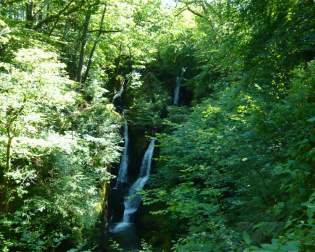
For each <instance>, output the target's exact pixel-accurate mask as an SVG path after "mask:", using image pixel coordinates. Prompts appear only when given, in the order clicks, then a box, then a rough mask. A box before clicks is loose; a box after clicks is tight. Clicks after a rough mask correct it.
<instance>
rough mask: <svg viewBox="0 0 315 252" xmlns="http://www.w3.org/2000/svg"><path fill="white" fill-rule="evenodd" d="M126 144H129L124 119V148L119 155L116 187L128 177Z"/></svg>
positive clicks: (126, 125) (126, 124)
mask: <svg viewBox="0 0 315 252" xmlns="http://www.w3.org/2000/svg"><path fill="white" fill-rule="evenodd" d="M128 145H129V135H128V123H127V121H126V120H125V123H124V150H123V154H122V157H121V161H120V165H119V172H118V176H117V180H116V188H118V186H119V185H120V184H122V183H127V179H128V176H127V175H128V161H129V157H128Z"/></svg>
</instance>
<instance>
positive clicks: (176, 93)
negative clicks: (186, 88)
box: [173, 67, 186, 105]
mask: <svg viewBox="0 0 315 252" xmlns="http://www.w3.org/2000/svg"><path fill="white" fill-rule="evenodd" d="M185 71H186V68H184V67H183V68H182V71H181V73H180V76H177V77H176V86H175V89H174V96H173V105H178V103H179V95H180V88H181V84H182V81H183V78H184V73H185Z"/></svg>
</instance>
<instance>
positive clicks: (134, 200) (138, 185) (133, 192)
mask: <svg viewBox="0 0 315 252" xmlns="http://www.w3.org/2000/svg"><path fill="white" fill-rule="evenodd" d="M154 146H155V139H152V140H151V142H150V144H149V146H148V148H147V150H146V152H145V153H144V156H143V159H142V164H141V168H140V173H139V176H138V179H137V180H136V182H134V183H133V185H132V186H131V187H130V189H129V191H128V195H127V196H126V197H125V201H124V207H125V209H124V215H123V219H122V221H121V222H119V223H118V224H117V225H116V226H115V227H114V229H113V230H112V232H113V233H116V232H120V231H122V230H124V229H125V228H126V227H128V226H129V225H130V224H131V216H132V215H133V214H134V213H136V212H137V210H138V208H139V206H140V203H141V194H140V191H141V190H142V189H143V187H144V186H145V184H146V182H147V181H148V179H149V177H150V172H151V165H152V157H153V153H154Z"/></svg>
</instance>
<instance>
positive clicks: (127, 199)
mask: <svg viewBox="0 0 315 252" xmlns="http://www.w3.org/2000/svg"><path fill="white" fill-rule="evenodd" d="M185 71H186V68H184V67H183V68H181V71H180V73H179V75H178V76H177V77H176V82H175V86H174V89H173V93H172V103H171V104H172V105H173V106H179V104H180V102H181V86H182V82H183V80H184V74H185ZM122 93H123V85H122V89H121V90H120V91H119V92H118V93H117V94H116V95H115V97H114V99H113V101H115V100H119V99H121V96H122ZM122 113H123V109H122ZM123 138H124V148H123V153H122V156H121V160H120V165H119V169H118V174H117V179H116V181H115V183H113V184H112V186H111V191H112V200H113V201H115V202H116V203H115V205H116V207H114V209H112V210H113V211H112V215H110V216H109V230H108V231H109V233H110V237H111V238H113V239H114V240H116V241H117V242H118V243H119V245H120V247H121V248H122V249H123V250H124V251H138V250H139V243H140V242H139V240H140V237H139V234H138V230H137V227H138V221H137V219H138V217H137V212H138V210H139V207H140V205H141V190H143V188H144V186H145V185H146V183H147V182H148V180H149V177H150V174H151V166H152V158H153V155H154V148H155V142H156V139H155V138H151V140H150V143H149V145H148V146H147V149H146V151H145V152H144V155H143V158H142V162H141V166H140V169H139V173H138V175H137V178H136V180H135V182H134V183H133V184H131V185H130V184H129V183H130V180H132V176H131V173H132V171H133V170H134V168H133V165H131V164H130V161H129V158H130V157H129V152H130V151H131V154H132V153H133V151H132V147H131V146H132V144H131V141H130V138H129V127H128V122H127V120H126V119H125V121H124V128H123ZM135 140H136V139H135ZM138 165H139V164H138ZM129 166H130V167H129ZM138 167H139V166H138ZM120 204H121V205H120ZM119 205H120V207H119ZM117 206H118V207H119V208H120V209H118V208H117ZM115 209H116V210H115ZM139 232H140V231H139Z"/></svg>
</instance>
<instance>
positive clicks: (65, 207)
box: [0, 48, 120, 251]
mask: <svg viewBox="0 0 315 252" xmlns="http://www.w3.org/2000/svg"><path fill="white" fill-rule="evenodd" d="M13 62H14V63H13V64H11V65H10V64H3V71H2V72H1V77H0V79H1V83H0V87H1V95H0V102H1V104H2V107H1V111H0V117H1V122H3V123H2V124H1V127H0V132H1V183H0V187H1V194H0V196H1V209H3V210H2V211H1V215H0V216H1V217H0V226H1V228H0V230H1V235H0V240H1V250H3V251H11V250H23V251H43V250H49V249H53V248H57V247H60V246H66V247H65V248H67V247H68V248H69V246H72V247H77V248H80V247H83V246H86V245H88V241H89V239H90V238H89V237H90V235H91V234H92V232H93V230H94V229H95V225H96V223H97V221H98V220H99V215H100V214H101V213H102V205H103V202H102V201H103V200H104V198H103V197H104V192H103V187H104V183H107V182H108V181H109V179H110V178H111V176H110V174H109V172H108V169H109V168H110V164H111V163H113V162H115V161H117V159H118V157H119V150H120V149H119V147H118V143H119V140H120V138H119V136H118V122H119V121H118V120H119V118H118V116H117V115H116V114H115V113H114V112H113V111H112V108H111V107H110V106H108V105H106V104H104V103H101V102H99V101H98V102H95V103H94V104H91V105H89V106H88V107H86V108H85V110H84V111H83V112H82V111H79V110H78V107H77V105H78V104H79V103H80V102H81V101H80V99H81V98H80V95H79V94H78V93H76V92H74V91H72V90H73V88H74V87H75V83H74V82H72V81H70V80H69V79H68V78H67V76H66V74H65V71H64V68H65V66H64V64H61V63H60V62H58V61H57V55H56V54H55V53H52V52H47V51H44V50H42V49H39V48H30V49H21V50H19V51H17V52H16V54H15V58H14V61H13ZM92 122H93V123H92ZM89 242H90V241H89ZM66 244H68V245H66Z"/></svg>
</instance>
